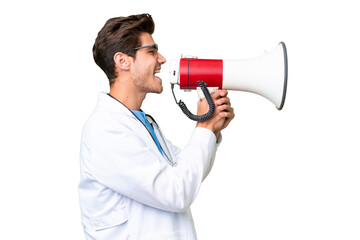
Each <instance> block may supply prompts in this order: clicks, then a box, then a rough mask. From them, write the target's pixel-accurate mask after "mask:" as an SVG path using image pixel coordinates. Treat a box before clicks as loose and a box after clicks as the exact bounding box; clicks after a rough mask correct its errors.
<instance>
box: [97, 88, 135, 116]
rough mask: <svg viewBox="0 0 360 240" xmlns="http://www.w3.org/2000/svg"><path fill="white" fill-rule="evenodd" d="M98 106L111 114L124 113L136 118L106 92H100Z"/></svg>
mask: <svg viewBox="0 0 360 240" xmlns="http://www.w3.org/2000/svg"><path fill="white" fill-rule="evenodd" d="M97 106H98V107H101V108H104V109H106V110H107V111H109V112H111V113H123V114H126V115H129V116H131V117H133V118H136V117H135V116H134V114H133V113H132V112H131V111H130V109H128V108H127V107H126V106H125V105H124V104H122V103H121V102H120V101H119V100H117V99H115V98H113V97H112V96H110V95H109V94H108V93H106V92H100V93H99V98H98V102H97Z"/></svg>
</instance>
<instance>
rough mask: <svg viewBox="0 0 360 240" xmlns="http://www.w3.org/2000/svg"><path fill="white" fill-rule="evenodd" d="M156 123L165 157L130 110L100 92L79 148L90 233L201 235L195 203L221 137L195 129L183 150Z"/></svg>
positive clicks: (106, 239)
mask: <svg viewBox="0 0 360 240" xmlns="http://www.w3.org/2000/svg"><path fill="white" fill-rule="evenodd" d="M150 122H151V120H150ZM153 126H154V129H155V133H156V135H157V136H158V139H159V142H160V144H161V147H162V149H163V151H164V153H165V154H164V155H162V154H161V153H160V151H159V149H158V148H157V146H156V144H155V142H154V140H153V139H152V137H151V135H150V134H149V132H148V130H147V129H146V127H145V126H144V125H143V124H142V123H141V121H140V120H138V119H137V118H136V117H135V116H134V115H133V114H132V112H131V111H129V109H127V108H126V107H125V106H124V105H122V104H121V103H120V102H119V101H117V100H116V99H114V98H112V97H111V96H109V95H108V94H106V93H104V92H102V93H100V94H99V99H98V103H97V106H96V108H95V111H94V113H93V114H92V115H91V116H90V118H89V119H88V121H87V122H86V124H85V126H84V129H83V134H82V139H81V150H80V168H81V180H80V184H79V198H80V209H81V217H82V223H83V226H84V232H85V235H86V239H88V240H90V239H92V240H93V239H96V240H121V239H146V240H152V239H172V240H175V239H196V232H195V228H194V223H193V220H192V216H191V212H190V205H191V203H192V202H193V201H194V199H195V197H196V195H197V193H198V191H199V188H200V185H201V182H202V181H203V180H204V179H205V177H206V176H207V175H208V173H209V171H210V170H211V167H212V165H213V161H214V158H215V152H216V149H217V146H218V144H217V143H216V137H215V135H214V134H213V133H212V132H211V131H210V130H208V129H205V128H195V130H194V132H193V134H192V136H191V138H190V141H189V143H188V144H187V145H186V146H185V147H184V149H183V150H182V151H181V150H180V149H179V148H177V147H175V146H173V145H172V144H171V143H170V142H169V141H167V140H166V139H164V138H163V137H162V136H161V135H160V130H159V128H158V126H157V125H156V123H153ZM159 135H160V136H159Z"/></svg>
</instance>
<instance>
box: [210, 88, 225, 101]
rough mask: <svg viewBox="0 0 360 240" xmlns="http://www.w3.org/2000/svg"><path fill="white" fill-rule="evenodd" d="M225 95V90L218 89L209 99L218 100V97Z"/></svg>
mask: <svg viewBox="0 0 360 240" xmlns="http://www.w3.org/2000/svg"><path fill="white" fill-rule="evenodd" d="M226 95H227V91H226V90H225V89H220V90H217V91H216V92H214V93H213V94H211V97H212V98H213V99H218V98H220V97H225V96H226Z"/></svg>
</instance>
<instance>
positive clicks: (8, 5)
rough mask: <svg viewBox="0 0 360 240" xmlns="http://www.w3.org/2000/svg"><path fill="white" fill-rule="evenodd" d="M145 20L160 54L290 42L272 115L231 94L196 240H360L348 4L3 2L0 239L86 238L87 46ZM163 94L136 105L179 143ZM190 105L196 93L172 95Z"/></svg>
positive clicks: (94, 76) (246, 50)
mask: <svg viewBox="0 0 360 240" xmlns="http://www.w3.org/2000/svg"><path fill="white" fill-rule="evenodd" d="M138 13H150V14H151V15H152V16H153V18H154V20H155V23H156V30H155V33H154V35H153V37H154V40H155V41H156V42H157V43H158V44H159V48H160V52H161V53H162V54H163V55H164V56H165V57H166V58H167V59H168V60H170V59H174V58H179V57H180V56H181V54H185V55H194V56H198V57H200V58H220V59H244V58H252V57H257V56H260V55H262V54H264V52H265V51H271V50H272V49H273V48H275V47H276V46H277V45H278V43H279V42H280V41H284V42H285V43H286V45H287V50H288V59H289V83H288V92H287V99H286V103H285V106H284V108H283V110H282V111H278V110H277V109H276V108H275V107H274V106H273V105H272V103H271V102H269V101H268V100H266V99H265V98H263V97H261V96H258V95H255V94H250V93H244V92H237V91H231V92H230V93H229V96H230V98H231V101H232V106H233V107H234V109H235V113H236V118H235V119H234V120H233V122H232V123H231V124H230V125H229V127H228V128H227V129H226V130H224V131H223V142H222V144H221V146H220V148H219V149H218V153H217V160H216V162H215V165H214V168H213V170H212V172H211V174H210V175H209V177H208V178H207V179H206V180H205V181H204V183H203V185H202V188H201V190H200V192H199V195H198V197H197V199H196V200H195V202H194V204H193V205H192V212H193V215H194V219H195V225H196V229H197V233H198V237H199V239H200V240H204V239H243V240H264V239H274V240H275V239H276V240H289V239H291V240H293V239H294V240H295V239H306V240H310V239H311V240H319V239H326V240H329V239H341V240H343V239H346V240H353V239H354V240H355V239H357V240H358V239H360V153H359V143H360V127H359V122H360V114H359V113H360V108H359V103H360V94H359V90H360V83H359V82H360V71H359V69H360V60H359V59H360V58H359V56H360V45H359V43H360V36H359V22H360V15H359V6H358V4H357V3H356V1H351V0H342V1H332V0H327V1H325V0H324V1H319V0H311V1H310V0H303V1H285V0H277V1H265V0H251V1H227V0H223V1H211V0H207V1H196V0H192V1H190V0H183V1H154V0H153V1H145V0H144V1H119V0H118V1H92V0H88V1H69V0H63V1H40V0H33V1H24V0H18V1H2V2H1V3H0V31H1V38H0V81H1V82H0V84H1V85H0V190H1V197H0V226H1V227H0V229H1V230H0V239H8V240H10V239H52V240H56V239H61V240H64V239H85V237H84V235H83V230H82V225H81V218H80V210H79V204H78V195H77V185H78V182H79V145H80V136H81V131H82V126H83V124H84V122H85V121H86V119H87V118H88V116H89V115H90V114H91V112H92V111H93V109H94V107H95V104H96V101H97V96H98V93H99V91H108V89H109V87H108V81H107V79H106V76H105V74H104V73H103V72H102V71H101V70H100V68H98V67H97V66H96V64H95V63H94V61H93V58H92V52H91V49H92V45H93V43H94V40H95V37H96V35H97V33H98V31H99V30H100V29H101V27H102V26H103V25H104V23H105V21H106V20H107V19H109V18H111V17H116V16H127V15H131V14H138ZM161 77H162V80H163V86H164V92H163V93H162V94H160V95H154V94H149V95H148V97H147V99H146V100H145V102H144V104H143V107H142V109H143V110H144V111H145V112H147V113H149V114H151V115H152V116H154V117H155V118H156V120H157V122H158V123H159V124H160V126H161V128H162V130H163V132H164V133H165V135H166V136H167V138H168V139H170V140H171V141H172V142H173V143H174V144H176V145H178V146H180V147H184V146H185V144H186V143H187V141H188V139H189V137H190V135H191V133H192V131H193V128H194V126H195V123H194V122H192V121H191V120H189V119H187V118H186V117H185V116H184V115H183V113H182V112H181V111H180V109H179V108H178V107H177V105H176V104H175V102H174V100H173V97H172V95H171V92H170V84H169V83H168V63H166V64H165V65H163V68H162V72H161ZM177 93H178V94H179V98H183V99H186V100H187V105H188V106H189V107H190V108H191V106H192V107H193V109H195V105H196V101H197V95H196V93H195V92H191V93H183V92H181V91H180V90H179V91H178V92H177Z"/></svg>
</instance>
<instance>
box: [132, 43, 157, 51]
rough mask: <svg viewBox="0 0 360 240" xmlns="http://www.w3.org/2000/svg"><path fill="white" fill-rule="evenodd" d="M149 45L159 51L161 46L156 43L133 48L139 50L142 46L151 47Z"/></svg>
mask: <svg viewBox="0 0 360 240" xmlns="http://www.w3.org/2000/svg"><path fill="white" fill-rule="evenodd" d="M149 47H153V48H155V49H156V50H157V51H159V47H158V45H157V44H156V43H154V44H151V45H146V46H142V47H136V48H133V50H139V49H142V48H149Z"/></svg>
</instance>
